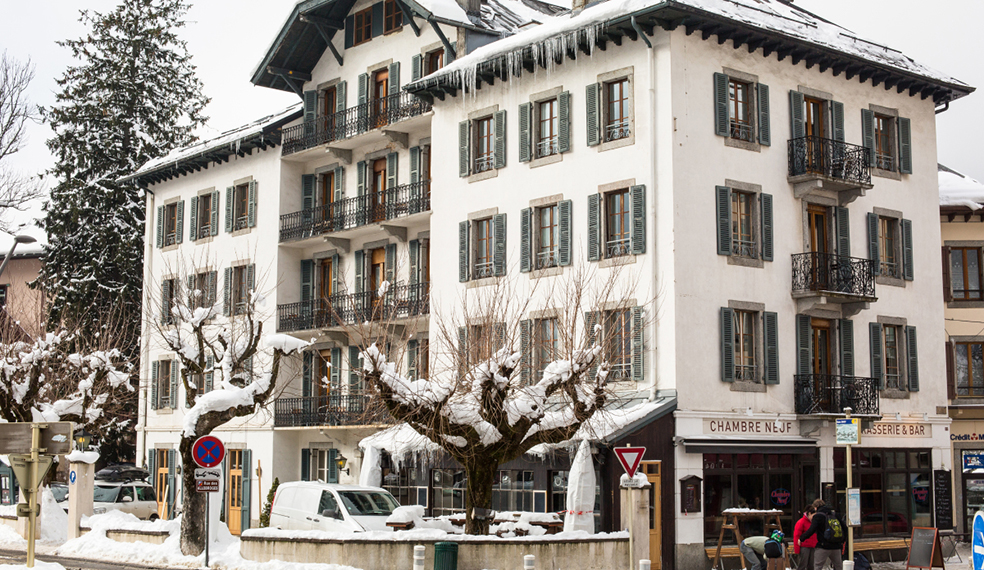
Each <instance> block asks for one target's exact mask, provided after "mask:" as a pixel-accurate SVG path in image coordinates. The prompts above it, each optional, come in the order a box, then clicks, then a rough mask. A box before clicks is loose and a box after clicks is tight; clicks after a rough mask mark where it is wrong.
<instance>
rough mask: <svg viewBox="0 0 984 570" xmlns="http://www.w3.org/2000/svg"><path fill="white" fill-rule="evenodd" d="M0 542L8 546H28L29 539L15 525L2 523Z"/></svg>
mask: <svg viewBox="0 0 984 570" xmlns="http://www.w3.org/2000/svg"><path fill="white" fill-rule="evenodd" d="M0 544H2V545H3V546H4V547H6V548H10V547H15V548H27V541H26V540H24V538H23V537H21V535H19V534H17V531H16V530H14V529H13V527H11V526H8V525H5V524H0Z"/></svg>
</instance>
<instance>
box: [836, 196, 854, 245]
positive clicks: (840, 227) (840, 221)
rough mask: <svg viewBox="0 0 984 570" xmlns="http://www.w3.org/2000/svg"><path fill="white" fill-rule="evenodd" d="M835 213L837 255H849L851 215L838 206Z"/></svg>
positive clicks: (845, 209)
mask: <svg viewBox="0 0 984 570" xmlns="http://www.w3.org/2000/svg"><path fill="white" fill-rule="evenodd" d="M836 215H837V255H840V256H843V257H850V256H851V217H850V211H849V210H848V209H847V208H844V207H843V206H838V207H837V210H836Z"/></svg>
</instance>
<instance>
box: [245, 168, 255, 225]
mask: <svg viewBox="0 0 984 570" xmlns="http://www.w3.org/2000/svg"><path fill="white" fill-rule="evenodd" d="M246 208H247V210H246V212H247V215H246V218H247V221H246V223H247V225H249V227H251V228H255V227H256V180H250V181H249V203H248V204H247V205H246Z"/></svg>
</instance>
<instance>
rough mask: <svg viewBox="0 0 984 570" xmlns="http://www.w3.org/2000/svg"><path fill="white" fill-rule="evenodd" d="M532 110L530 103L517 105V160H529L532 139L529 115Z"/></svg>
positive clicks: (530, 157)
mask: <svg viewBox="0 0 984 570" xmlns="http://www.w3.org/2000/svg"><path fill="white" fill-rule="evenodd" d="M532 112H533V104H532V103H523V104H521V105H520V106H519V161H520V162H529V161H530V160H531V159H532V158H533V156H532V154H533V153H532V148H531V146H532V141H531V139H530V137H531V135H532V133H531V132H530V131H531V129H530V115H531V114H532Z"/></svg>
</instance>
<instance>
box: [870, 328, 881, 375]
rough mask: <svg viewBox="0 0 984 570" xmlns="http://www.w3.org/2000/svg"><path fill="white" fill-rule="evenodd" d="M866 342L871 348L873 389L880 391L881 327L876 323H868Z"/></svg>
mask: <svg viewBox="0 0 984 570" xmlns="http://www.w3.org/2000/svg"><path fill="white" fill-rule="evenodd" d="M868 341H869V344H870V347H871V377H872V378H873V379H874V380H875V388H876V389H878V390H881V389H882V386H883V380H882V375H883V373H882V326H881V325H880V324H878V323H868Z"/></svg>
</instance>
